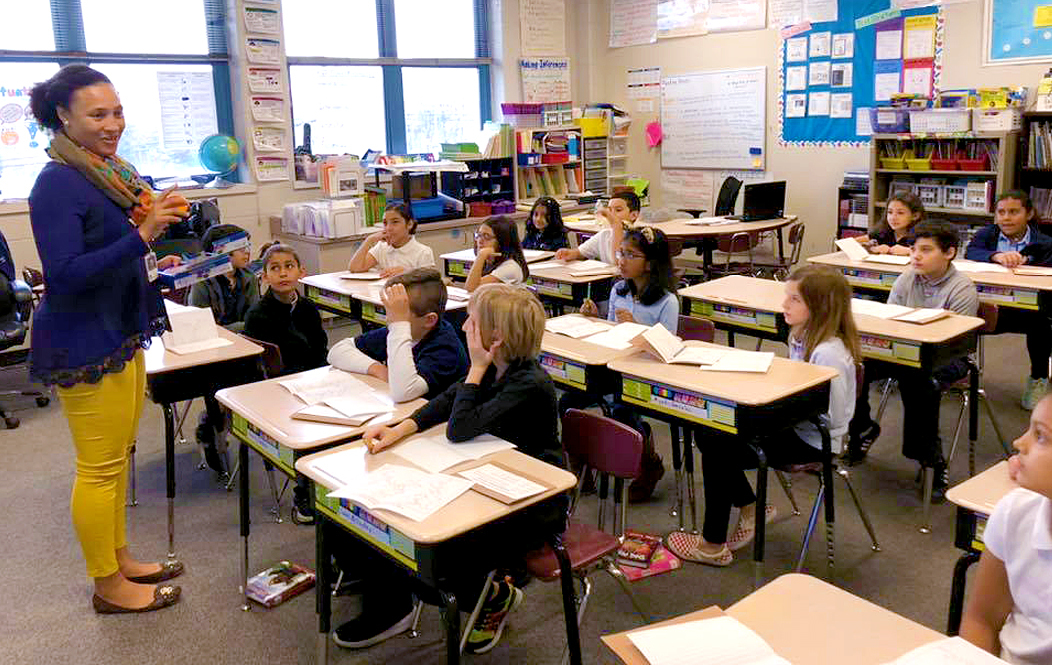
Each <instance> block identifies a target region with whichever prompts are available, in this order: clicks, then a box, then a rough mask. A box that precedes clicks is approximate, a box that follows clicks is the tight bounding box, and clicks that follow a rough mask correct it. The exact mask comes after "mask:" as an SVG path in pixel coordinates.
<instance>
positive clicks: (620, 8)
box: [610, 0, 658, 48]
mask: <svg viewBox="0 0 1052 665" xmlns="http://www.w3.org/2000/svg"><path fill="white" fill-rule="evenodd" d="M657 5H658V3H657V0H611V2H610V48H621V47H622V46H636V45H639V44H653V43H654V42H656V41H657Z"/></svg>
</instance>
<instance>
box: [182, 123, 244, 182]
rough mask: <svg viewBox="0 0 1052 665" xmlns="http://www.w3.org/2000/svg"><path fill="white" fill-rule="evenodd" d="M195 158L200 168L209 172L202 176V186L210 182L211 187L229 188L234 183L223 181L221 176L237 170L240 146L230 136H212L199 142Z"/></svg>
mask: <svg viewBox="0 0 1052 665" xmlns="http://www.w3.org/2000/svg"><path fill="white" fill-rule="evenodd" d="M197 158H198V160H200V162H201V166H203V167H204V168H205V169H207V170H208V171H210V172H211V173H209V174H208V175H205V176H202V178H203V180H200V182H202V184H204V183H208V182H212V186H213V187H219V188H224V187H231V186H233V184H234V183H232V182H229V181H228V180H225V179H224V178H223V176H227V175H230V174H231V173H233V172H234V171H236V170H237V163H238V160H240V159H241V144H240V143H238V142H237V139H235V138H234V137H232V136H226V135H225V134H213V135H212V136H209V137H207V138H206V139H205V140H203V141H201V146H200V147H199V148H198V149H197ZM194 179H195V180H198V178H194ZM213 181H214V182H213Z"/></svg>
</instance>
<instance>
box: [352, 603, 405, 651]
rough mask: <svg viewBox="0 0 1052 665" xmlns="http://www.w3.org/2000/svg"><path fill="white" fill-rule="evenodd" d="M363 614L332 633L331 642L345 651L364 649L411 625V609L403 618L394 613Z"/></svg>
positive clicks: (397, 633) (399, 632) (398, 613)
mask: <svg viewBox="0 0 1052 665" xmlns="http://www.w3.org/2000/svg"><path fill="white" fill-rule="evenodd" d="M390 614H391V613H388V612H383V613H369V612H363V613H362V614H360V615H359V616H358V617H356V618H354V619H351V620H350V621H348V622H347V623H345V624H343V625H342V626H340V627H338V628H337V629H336V630H334V631H332V641H333V642H335V643H336V644H338V645H339V646H341V647H344V648H345V649H364V648H366V647H371V646H373V645H374V644H379V643H380V642H383V641H384V640H386V639H389V638H392V637H394V636H395V635H400V634H402V633H404V632H405V631H407V630H409V627H410V626H412V625H413V609H412V608H410V609H409V613H408V614H406V615H405V616H399V615H400V614H401V612H397V613H395V616H394V617H392V616H390Z"/></svg>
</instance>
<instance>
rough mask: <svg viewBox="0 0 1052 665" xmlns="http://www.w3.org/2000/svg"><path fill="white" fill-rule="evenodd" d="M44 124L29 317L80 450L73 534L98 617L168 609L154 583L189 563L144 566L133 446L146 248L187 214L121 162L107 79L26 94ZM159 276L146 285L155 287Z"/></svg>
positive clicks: (169, 593)
mask: <svg viewBox="0 0 1052 665" xmlns="http://www.w3.org/2000/svg"><path fill="white" fill-rule="evenodd" d="M30 108H31V110H32V113H33V115H34V116H35V117H36V119H37V122H39V123H40V125H41V126H43V127H45V128H47V129H48V130H50V133H51V145H50V147H49V148H48V150H47V152H48V155H49V156H50V157H51V160H52V161H50V162H48V164H47V165H45V166H44V168H43V170H42V171H41V172H40V175H39V176H38V177H37V181H36V184H35V185H34V186H33V191H32V193H31V194H30V196H29V214H30V219H31V221H32V225H33V237H34V239H35V240H36V246H37V252H38V253H39V255H40V260H41V262H42V264H43V270H44V283H45V284H46V285H47V295H46V297H45V298H44V300H43V302H42V303H41V305H40V307H38V308H37V310H36V312H35V314H34V316H33V327H32V330H33V332H32V346H31V351H30V373H31V374H32V376H33V377H34V378H35V379H36V380H38V381H41V382H43V383H45V384H47V385H51V386H55V387H56V389H57V392H58V397H59V401H60V402H61V404H62V410H63V412H64V413H65V415H66V419H67V421H68V422H69V429H70V432H71V433H72V435H73V443H74V447H75V448H76V455H77V465H76V466H77V470H76V479H75V480H74V483H73V496H72V498H71V501H70V504H71V512H72V514H73V526H74V529H75V530H76V532H77V538H78V539H79V540H80V545H81V549H82V550H83V552H84V558H85V560H86V562H87V568H88V575H90V576H91V577H93V578H94V581H95V594H94V596H93V597H92V604H93V606H94V608H95V611H96V612H98V613H100V614H114V613H123V612H146V611H150V610H156V609H160V608H162V607H167V606H169V605H172V604H173V603H175V602H176V601H177V600H178V599H179V594H180V588H179V587H177V586H172V585H167V584H160V583H162V582H165V581H167V580H169V579H171V578H173V577H175V576H177V575H179V574H180V573H182V572H183V564H182V563H180V562H178V561H168V562H165V563H164V564H158V563H147V562H141V561H139V560H137V559H136V558H135V557H134V556H133V555H132V553H131V552H130V550H129V549H128V543H127V540H126V535H125V507H124V495H125V492H126V488H127V480H128V458H129V451H130V450H131V447H132V444H133V443H134V438H135V433H136V430H137V428H138V423H139V414H140V413H141V411H142V407H143V400H144V396H145V392H146V370H145V362H144V359H143V350H142V349H143V347H144V346H145V345H146V344H148V343H149V341H150V338H151V337H152V336H153V335H156V334H159V333H160V332H161V331H162V330H164V329H165V328H166V327H167V324H168V321H167V317H166V315H165V310H164V304H163V302H162V300H161V294H160V290H159V288H158V287H157V286H156V284H155V283H154V282H153V281H152V279H156V273H155V269H156V268H160V269H165V268H168V267H171V266H173V265H175V264H177V263H178V259H177V258H174V257H168V258H166V259H162V260H161V261H156V259H155V257H154V255H153V253H152V252H151V251H150V247H149V245H148V243H149V242H150V241H151V240H153V239H154V238H156V237H157V236H159V235H160V234H161V233H163V232H164V230H165V228H166V227H167V226H168V225H169V224H171V223H172V222H175V221H177V220H179V219H180V218H181V217H184V216H185V215H186V213H187V202H186V200H185V199H184V198H183V197H182V196H179V195H178V194H175V193H174V192H173V191H172V189H168V190H165V191H164V192H162V193H160V194H157V193H155V192H154V191H153V189H152V188H151V187H150V186H149V185H148V184H147V183H146V182H145V181H144V180H143V179H142V178H141V177H140V176H139V174H138V173H137V172H136V171H135V168H134V167H133V166H132V165H131V164H128V163H127V162H125V161H124V160H123V159H121V158H120V157H118V156H117V145H118V143H119V142H120V138H121V134H122V133H123V132H124V126H125V125H124V115H123V110H122V107H121V102H120V98H119V97H118V96H117V91H116V90H115V89H114V87H113V85H112V84H111V83H110V81H109V79H107V78H106V76H105V75H103V74H102V73H100V72H98V71H96V70H94V69H91V68H90V67H87V66H84V65H68V66H66V67H63V68H62V69H61V70H59V72H58V73H57V74H55V75H54V76H53V77H51V78H50V79H49V80H47V81H44V82H43V83H39V84H37V85H36V86H35V87H34V88H33V91H32V96H31V101H30ZM151 275H152V279H151Z"/></svg>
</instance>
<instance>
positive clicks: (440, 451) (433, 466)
mask: <svg viewBox="0 0 1052 665" xmlns="http://www.w3.org/2000/svg"><path fill="white" fill-rule="evenodd" d="M514 447H515V445H514V444H512V443H509V442H507V441H505V440H504V439H500V438H497V437H495V436H491V435H489V434H483V435H482V436H477V437H475V438H474V439H472V440H471V441H465V442H463V443H453V442H452V441H450V440H449V439H447V438H446V435H445V434H435V435H433V436H416V437H413V438H411V439H409V440H408V441H404V442H402V443H400V444H398V445H397V446H396V447H394V448H392V449H391V450H392V452H394V454H396V455H398V456H399V457H401V458H402V459H404V460H406V461H407V462H412V463H413V464H415V465H416V466H418V467H420V468H421V469H424V470H426V471H430V472H431V473H441V472H442V471H445V470H446V469H448V468H449V467H451V466H456V465H457V464H462V463H464V462H470V461H472V460H477V459H479V458H481V457H485V456H486V455H489V454H490V453H496V452H500V451H501V450H511V449H512V448H514Z"/></svg>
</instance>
